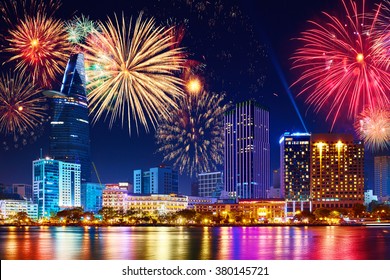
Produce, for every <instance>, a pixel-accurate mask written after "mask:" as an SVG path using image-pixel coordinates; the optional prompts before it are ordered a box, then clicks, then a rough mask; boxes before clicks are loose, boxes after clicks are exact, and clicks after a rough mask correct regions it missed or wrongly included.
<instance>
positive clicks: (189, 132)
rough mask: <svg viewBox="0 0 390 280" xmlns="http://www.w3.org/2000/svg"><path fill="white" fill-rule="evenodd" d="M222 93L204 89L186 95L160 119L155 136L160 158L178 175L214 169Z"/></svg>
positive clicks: (219, 147) (218, 148)
mask: <svg viewBox="0 0 390 280" xmlns="http://www.w3.org/2000/svg"><path fill="white" fill-rule="evenodd" d="M222 102H223V96H222V95H218V94H209V93H207V92H205V91H202V92H199V93H197V94H188V95H187V96H186V97H185V98H183V99H182V100H181V101H180V104H179V109H177V110H176V111H173V112H172V113H171V115H170V116H169V117H168V118H164V119H163V120H162V121H161V123H160V124H159V126H158V128H157V133H156V138H157V143H158V144H159V145H160V148H159V149H158V151H159V152H161V153H163V154H164V161H167V162H172V163H173V166H174V167H175V168H177V169H178V170H179V172H180V174H183V173H184V172H185V173H187V174H189V175H194V174H197V173H201V172H209V171H211V170H216V165H217V164H222V161H223V133H224V131H223V113H224V112H225V111H226V110H227V106H226V105H224V106H223V105H222Z"/></svg>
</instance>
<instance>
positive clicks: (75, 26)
mask: <svg viewBox="0 0 390 280" xmlns="http://www.w3.org/2000/svg"><path fill="white" fill-rule="evenodd" d="M65 25H66V30H67V32H68V41H69V42H71V43H73V44H80V43H85V41H86V39H87V37H88V36H89V35H91V34H93V33H95V32H97V31H98V26H97V24H96V23H95V22H94V21H92V20H90V19H89V17H88V16H84V15H81V17H75V18H74V19H73V20H71V21H69V22H67V23H66V24H65Z"/></svg>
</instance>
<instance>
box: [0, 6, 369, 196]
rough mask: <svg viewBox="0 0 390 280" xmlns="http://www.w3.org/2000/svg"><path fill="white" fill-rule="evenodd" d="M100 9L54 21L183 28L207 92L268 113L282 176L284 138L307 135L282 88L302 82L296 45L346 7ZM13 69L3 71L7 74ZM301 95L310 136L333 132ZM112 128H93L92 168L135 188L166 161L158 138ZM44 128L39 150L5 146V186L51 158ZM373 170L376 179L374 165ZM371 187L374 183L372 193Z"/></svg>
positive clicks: (67, 12) (66, 10) (81, 9)
mask: <svg viewBox="0 0 390 280" xmlns="http://www.w3.org/2000/svg"><path fill="white" fill-rule="evenodd" d="M367 2H370V1H367ZM102 3H103V2H96V0H95V1H92V0H83V1H73V0H72V1H68V0H66V1H63V4H62V7H61V9H60V10H59V11H58V12H57V13H56V15H57V16H58V17H59V18H62V19H64V20H68V19H71V18H72V17H73V16H74V15H78V16H80V15H81V14H84V15H88V16H89V17H90V19H92V20H99V19H101V20H105V19H106V18H107V16H110V17H112V16H113V15H114V13H117V14H121V13H122V11H123V12H124V14H125V15H126V16H127V17H130V16H133V17H137V16H138V14H139V12H140V11H143V12H144V15H145V16H147V17H150V16H154V17H155V18H156V22H157V23H166V22H176V23H184V24H185V26H186V32H185V35H184V38H183V41H182V43H181V46H182V47H184V48H186V50H187V52H188V53H189V56H190V58H192V59H195V60H197V61H199V62H200V63H201V64H202V65H203V68H202V70H201V72H200V74H201V75H202V77H203V78H204V83H205V87H206V88H207V90H209V91H211V92H224V93H225V94H226V102H233V103H235V102H240V101H244V100H247V99H249V98H251V99H255V100H257V101H258V102H259V103H260V104H262V105H264V106H266V107H268V108H269V110H270V142H271V170H274V169H277V168H279V143H278V141H279V137H280V136H281V135H282V134H283V133H284V132H286V131H289V132H299V131H300V132H302V131H304V128H303V126H302V124H301V122H300V120H299V117H298V114H297V112H296V111H295V109H294V105H293V103H292V102H291V100H290V99H289V97H288V93H287V92H286V90H285V88H284V87H283V83H282V80H281V78H282V79H285V81H286V83H287V85H288V86H290V85H291V84H292V83H293V82H294V80H295V79H296V77H297V75H298V74H299V73H298V72H294V71H292V70H290V68H291V60H290V57H291V55H292V53H293V52H294V50H295V49H296V48H297V46H298V45H297V41H294V40H293V38H296V37H298V36H299V34H300V32H302V31H304V30H305V29H306V28H307V27H308V23H307V20H312V19H317V18H318V17H320V16H321V11H327V12H336V13H340V11H342V8H341V6H340V5H341V1H340V0H327V1H312V0H307V1H305V0H295V1H291V0H284V1H277V0H274V1H196V0H182V1H179V0H176V1H165V0H159V1H157V0H156V1H144V0H133V1H130V0H121V1H115V0H113V1H107V2H105V3H104V4H102ZM2 30H4V28H2ZM7 66H8V65H7V64H6V65H3V66H2V71H3V68H4V69H5V68H6V67H7ZM277 69H280V71H278V70H277ZM61 78H62V77H59V80H61ZM298 91H299V88H294V87H293V88H291V92H292V94H293V96H294V100H295V102H296V104H297V106H298V109H299V112H300V114H301V115H302V118H303V120H304V122H305V125H306V127H307V129H308V131H309V132H313V133H320V132H329V130H330V127H331V124H330V122H327V121H325V113H326V112H325V113H323V112H321V113H319V114H314V113H313V112H312V111H311V110H310V109H309V110H308V107H307V105H305V103H304V98H301V97H299V98H296V93H297V92H298ZM108 126H109V124H108V122H103V121H99V122H98V123H97V124H95V125H94V126H92V127H91V155H92V161H93V162H94V163H95V165H96V167H97V170H98V173H99V176H100V178H101V181H102V182H103V183H115V182H119V181H132V177H133V170H134V169H139V168H141V169H146V168H150V167H154V166H157V165H159V164H160V163H162V158H163V157H162V155H161V154H157V153H156V150H157V146H156V144H155V138H154V130H152V131H151V132H150V133H149V134H147V133H145V132H144V131H142V130H141V131H140V133H139V135H136V134H133V135H131V136H129V134H128V131H127V124H125V126H124V128H123V129H122V128H121V125H120V123H119V122H118V124H116V125H114V127H113V128H112V129H111V130H110V129H109V128H108ZM44 128H45V129H44V130H43V131H42V132H41V133H40V134H41V135H40V137H39V138H38V139H37V140H36V141H35V142H33V143H28V144H27V145H25V146H23V147H22V148H21V147H20V146H19V147H17V148H15V147H13V146H12V145H9V143H6V144H4V142H5V140H4V139H3V138H1V142H0V143H2V146H1V150H0V183H6V184H12V183H29V184H31V180H32V179H31V173H32V171H31V170H32V167H31V166H32V161H33V160H35V159H37V158H38V157H39V150H40V148H42V149H43V154H44V155H45V154H47V152H48V135H49V134H48V133H49V127H48V125H46V126H45V127H44ZM333 132H348V133H354V132H353V128H352V125H351V121H347V120H345V121H340V122H338V123H337V124H336V126H335V128H334V129H333ZM1 137H3V136H1ZM6 147H8V150H6ZM368 159H370V155H369V156H368ZM167 165H169V163H167ZM367 166H368V167H369V168H368V172H371V170H370V163H369V162H368V164H367ZM220 169H221V170H222V169H223V168H222V166H221V168H220ZM370 174H371V173H370ZM370 176H371V175H369V176H368V177H370ZM94 177H95V176H93V178H94ZM190 182H191V179H190V178H189V177H188V176H181V177H180V181H179V188H180V192H182V193H188V192H189V190H190ZM371 183H372V182H371V179H369V187H370V188H372V187H373V186H372V184H371Z"/></svg>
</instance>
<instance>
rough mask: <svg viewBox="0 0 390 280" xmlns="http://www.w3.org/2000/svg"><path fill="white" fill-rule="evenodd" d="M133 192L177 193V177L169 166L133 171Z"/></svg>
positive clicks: (175, 172)
mask: <svg viewBox="0 0 390 280" xmlns="http://www.w3.org/2000/svg"><path fill="white" fill-rule="evenodd" d="M133 175H134V178H133V184H134V193H140V194H171V193H175V194H177V193H178V192H179V177H178V173H177V171H175V170H172V168H170V167H165V166H159V167H153V168H150V169H149V170H148V171H144V172H142V170H140V169H138V170H134V171H133Z"/></svg>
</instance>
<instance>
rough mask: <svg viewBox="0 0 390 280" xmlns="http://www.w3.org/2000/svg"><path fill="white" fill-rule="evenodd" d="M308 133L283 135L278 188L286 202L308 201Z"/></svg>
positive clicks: (280, 142)
mask: <svg viewBox="0 0 390 280" xmlns="http://www.w3.org/2000/svg"><path fill="white" fill-rule="evenodd" d="M310 136H311V135H310V133H288V132H286V133H284V134H283V135H282V137H281V138H280V140H279V144H280V186H281V193H282V196H283V197H285V199H286V200H287V201H309V199H310Z"/></svg>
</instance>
